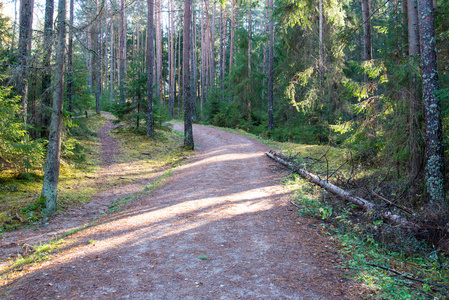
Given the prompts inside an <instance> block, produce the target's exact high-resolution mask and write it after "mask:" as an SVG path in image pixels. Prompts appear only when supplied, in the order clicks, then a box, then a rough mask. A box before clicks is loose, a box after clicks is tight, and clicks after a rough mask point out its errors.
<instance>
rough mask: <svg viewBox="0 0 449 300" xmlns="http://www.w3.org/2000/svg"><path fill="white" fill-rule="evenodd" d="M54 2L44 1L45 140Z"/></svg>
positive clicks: (47, 121) (47, 122) (48, 116)
mask: <svg viewBox="0 0 449 300" xmlns="http://www.w3.org/2000/svg"><path fill="white" fill-rule="evenodd" d="M53 12H54V1H53V0H46V2H45V18H44V45H43V46H44V47H43V51H44V56H43V58H42V67H43V70H42V71H43V72H42V105H41V107H42V127H43V128H44V130H42V131H41V137H42V138H47V134H48V132H47V130H46V129H47V128H48V127H49V125H50V119H51V66H50V62H51V52H52V46H53Z"/></svg>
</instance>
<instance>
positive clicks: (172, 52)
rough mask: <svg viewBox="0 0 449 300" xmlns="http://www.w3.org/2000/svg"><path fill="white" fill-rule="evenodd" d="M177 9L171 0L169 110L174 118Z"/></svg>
mask: <svg viewBox="0 0 449 300" xmlns="http://www.w3.org/2000/svg"><path fill="white" fill-rule="evenodd" d="M174 31H175V11H174V6H173V0H170V103H169V110H170V115H171V117H172V118H174V117H175V45H174Z"/></svg>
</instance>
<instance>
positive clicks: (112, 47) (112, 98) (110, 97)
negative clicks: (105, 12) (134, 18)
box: [109, 2, 115, 104]
mask: <svg viewBox="0 0 449 300" xmlns="http://www.w3.org/2000/svg"><path fill="white" fill-rule="evenodd" d="M110 34H111V41H110V51H111V61H110V64H111V71H110V74H109V76H110V78H109V80H110V83H109V101H110V103H111V104H112V103H114V70H115V55H114V8H113V6H112V2H111V32H110Z"/></svg>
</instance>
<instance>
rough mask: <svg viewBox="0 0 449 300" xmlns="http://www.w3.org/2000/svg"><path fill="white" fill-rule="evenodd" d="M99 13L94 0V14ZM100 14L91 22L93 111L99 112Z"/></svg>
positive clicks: (96, 0) (96, 2) (96, 1)
mask: <svg viewBox="0 0 449 300" xmlns="http://www.w3.org/2000/svg"><path fill="white" fill-rule="evenodd" d="M99 13H100V10H99V8H98V0H95V15H96V16H97V15H98V14H99ZM100 18H101V17H100V16H97V19H96V20H95V23H94V24H93V35H92V41H93V48H94V51H95V52H94V57H95V59H94V62H93V63H94V72H95V74H94V82H95V112H96V113H97V114H100V91H101V68H100V64H101V53H100V51H101V45H100V28H101V25H100Z"/></svg>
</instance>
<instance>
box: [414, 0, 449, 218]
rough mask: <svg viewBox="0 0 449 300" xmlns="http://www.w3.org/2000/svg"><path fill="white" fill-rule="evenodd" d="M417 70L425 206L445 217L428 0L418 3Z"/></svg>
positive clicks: (442, 160)
mask: <svg viewBox="0 0 449 300" xmlns="http://www.w3.org/2000/svg"><path fill="white" fill-rule="evenodd" d="M418 5H419V12H420V18H419V19H420V24H419V32H420V37H421V65H422V66H421V68H422V81H423V100H424V118H425V127H426V190H427V200H428V203H429V205H430V207H431V209H433V210H434V211H435V212H436V213H437V215H439V216H442V215H447V214H448V211H447V209H448V205H447V201H446V199H445V188H444V156H443V154H444V152H443V128H442V121H441V106H440V99H439V98H438V97H437V96H436V92H437V91H438V88H439V87H438V71H437V70H438V69H437V56H436V47H435V28H434V18H433V5H432V1H431V0H419V1H418Z"/></svg>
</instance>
